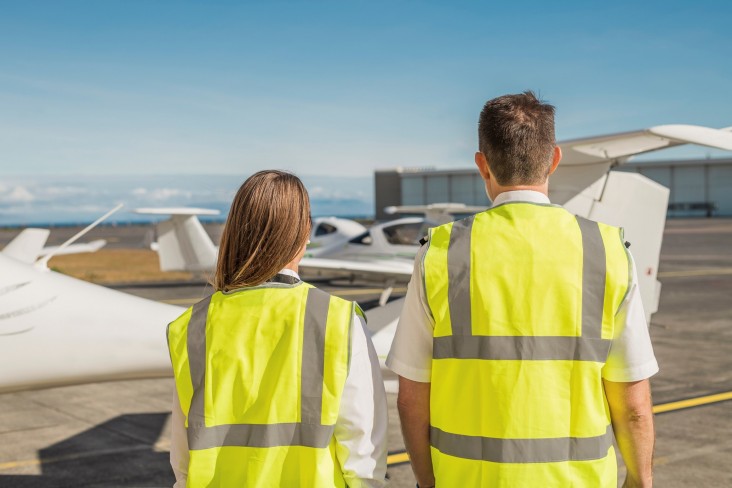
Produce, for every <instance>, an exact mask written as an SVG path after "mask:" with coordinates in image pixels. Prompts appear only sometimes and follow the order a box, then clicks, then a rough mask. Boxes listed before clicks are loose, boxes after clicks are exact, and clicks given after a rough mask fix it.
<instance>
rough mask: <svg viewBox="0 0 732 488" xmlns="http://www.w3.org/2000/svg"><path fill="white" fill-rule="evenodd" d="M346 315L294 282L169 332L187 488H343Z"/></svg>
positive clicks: (213, 303)
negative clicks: (340, 425) (339, 430)
mask: <svg viewBox="0 0 732 488" xmlns="http://www.w3.org/2000/svg"><path fill="white" fill-rule="evenodd" d="M354 312H358V313H362V312H361V311H360V308H358V306H357V305H355V303H353V302H348V301H346V300H342V299H340V298H337V297H332V296H330V295H329V294H327V293H325V292H323V291H321V290H318V289H317V288H314V287H313V286H311V285H309V284H307V283H304V282H296V283H291V284H282V283H278V284H272V283H266V284H264V285H262V286H256V287H250V288H244V289H240V290H236V291H232V292H228V293H222V292H216V293H214V294H213V295H212V296H210V297H208V298H206V299H204V300H202V301H201V302H199V303H197V304H196V305H194V306H193V307H192V308H190V309H188V310H187V311H186V312H185V313H184V314H183V315H181V316H180V317H179V318H178V319H176V320H175V321H174V322H172V323H171V324H170V325H169V327H168V347H169V349H170V356H171V361H172V363H173V373H174V375H175V384H176V388H177V391H178V396H179V398H180V406H181V409H182V410H183V414H184V415H185V417H186V430H187V435H188V448H189V455H190V460H189V465H188V481H187V486H188V487H189V488H198V487H203V486H216V487H228V486H230V487H242V486H251V487H257V488H259V487H344V486H345V481H344V479H343V474H342V470H341V467H340V465H339V463H338V461H337V459H336V452H335V441H334V437H333V432H334V428H335V423H336V419H337V418H338V412H339V408H340V404H341V397H342V394H343V388H344V384H345V381H346V376H347V374H348V366H349V363H348V361H349V352H350V335H349V333H350V326H351V321H352V319H353V314H354Z"/></svg>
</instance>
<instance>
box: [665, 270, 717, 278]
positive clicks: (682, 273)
mask: <svg viewBox="0 0 732 488" xmlns="http://www.w3.org/2000/svg"><path fill="white" fill-rule="evenodd" d="M722 275H732V268H716V269H688V270H684V271H665V272H663V273H658V277H659V278H677V277H684V276H722Z"/></svg>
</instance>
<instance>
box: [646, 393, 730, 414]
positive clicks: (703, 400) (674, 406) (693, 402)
mask: <svg viewBox="0 0 732 488" xmlns="http://www.w3.org/2000/svg"><path fill="white" fill-rule="evenodd" d="M727 400H732V391H726V392H724V393H715V394H713V395H705V396H700V397H696V398H687V399H686V400H679V401H676V402H669V403H662V404H660V405H655V406H654V407H653V413H666V412H674V411H676V410H683V409H685V408H691V407H699V406H701V405H709V404H711V403H719V402H725V401H727Z"/></svg>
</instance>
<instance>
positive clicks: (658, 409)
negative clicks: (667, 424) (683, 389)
mask: <svg viewBox="0 0 732 488" xmlns="http://www.w3.org/2000/svg"><path fill="white" fill-rule="evenodd" d="M729 400H732V391H727V392H724V393H715V394H713V395H705V396H700V397H695V398H687V399H686V400H679V401H675V402H668V403H661V404H659V405H654V406H653V413H667V412H675V411H678V410H684V409H687V408H692V407H699V406H702V405H710V404H712V403H719V402H726V401H729ZM386 463H387V466H389V467H390V468H391V467H396V466H401V465H402V464H407V463H409V454H407V451H404V450H402V451H394V452H391V453H389V455H388V456H387V457H386Z"/></svg>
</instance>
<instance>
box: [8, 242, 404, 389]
mask: <svg viewBox="0 0 732 488" xmlns="http://www.w3.org/2000/svg"><path fill="white" fill-rule="evenodd" d="M184 310H185V309H184V308H183V307H179V306H174V305H168V304H165V303H159V302H156V301H152V300H147V299H144V298H140V297H136V296H133V295H129V294H127V293H123V292H119V291H116V290H112V289H110V288H106V287H103V286H100V285H95V284H92V283H88V282H86V281H82V280H78V279H75V278H72V277H69V276H66V275H63V274H61V273H57V272H55V271H52V270H50V269H48V268H47V267H45V266H39V265H36V264H28V263H26V262H23V261H19V260H17V259H14V258H12V257H10V256H8V255H7V254H6V253H1V252H0V393H5V392H10V391H18V390H25V389H37V388H45V387H51V386H62V385H69V384H78V383H88V382H98V381H109V380H120V379H133V378H154V377H167V376H171V375H172V370H171V366H170V358H169V355H168V350H167V344H166V340H165V327H166V325H167V324H169V323H170V322H172V321H173V320H174V319H175V318H176V317H178V316H179V315H181V314H182V313H183V311H184ZM367 316H368V313H367ZM377 336H378V331H377V334H375V335H374V337H377ZM381 343H382V344H384V347H386V344H389V345H390V344H391V341H390V340H381ZM377 353H378V354H379V356H380V357H385V356H386V354H387V353H388V349H383V348H382V349H380V350H377ZM389 388H390V390H393V389H394V388H395V386H394V385H391V386H389Z"/></svg>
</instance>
